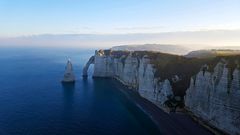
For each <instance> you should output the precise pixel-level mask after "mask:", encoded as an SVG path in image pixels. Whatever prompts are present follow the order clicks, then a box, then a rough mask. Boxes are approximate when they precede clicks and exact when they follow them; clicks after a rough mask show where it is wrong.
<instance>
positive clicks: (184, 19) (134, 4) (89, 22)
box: [0, 0, 240, 47]
mask: <svg viewBox="0 0 240 135" xmlns="http://www.w3.org/2000/svg"><path fill="white" fill-rule="evenodd" d="M145 43H149V44H152V43H157V44H183V45H188V46H189V47H193V45H192V44H195V47H199V44H200V46H208V45H214V46H218V45H221V46H225V45H226V46H239V45H240V0H0V46H9V45H24V46H78V47H110V46H114V45H121V44H145Z"/></svg>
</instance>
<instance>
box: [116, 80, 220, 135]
mask: <svg viewBox="0 0 240 135" xmlns="http://www.w3.org/2000/svg"><path fill="white" fill-rule="evenodd" d="M112 80H113V83H115V84H116V85H117V87H118V88H119V90H120V91H121V92H122V93H123V94H124V95H125V96H126V97H127V98H128V99H131V100H132V101H133V102H134V103H135V104H136V105H137V106H138V107H139V108H140V109H141V110H142V111H143V112H144V113H145V114H146V115H148V116H149V118H150V119H151V120H152V121H153V122H154V123H155V124H156V126H157V127H158V129H159V130H160V133H161V134H163V135H165V134H166V135H191V134H194V135H203V134H204V135H213V134H215V133H216V132H213V131H214V130H210V129H209V128H206V127H205V126H204V125H202V124H201V123H200V122H197V121H195V120H194V119H193V118H192V117H191V115H189V114H188V113H167V112H166V110H163V109H162V108H159V106H157V105H155V104H153V103H152V102H150V101H148V100H147V99H144V98H143V97H141V96H140V95H139V94H138V93H137V91H136V90H134V89H129V87H128V86H126V85H124V84H122V83H121V81H120V82H119V79H116V78H113V79H112Z"/></svg>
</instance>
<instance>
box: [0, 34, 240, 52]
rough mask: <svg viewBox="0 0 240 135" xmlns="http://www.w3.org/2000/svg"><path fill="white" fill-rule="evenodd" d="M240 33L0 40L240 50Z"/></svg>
mask: <svg viewBox="0 0 240 135" xmlns="http://www.w3.org/2000/svg"><path fill="white" fill-rule="evenodd" d="M239 35H240V30H205V31H184V32H164V33H141V34H140V33H133V34H60V35H58V34H57V35H52V34H45V35H34V36H25V37H12V38H0V46H31V47H32V46H38V47H39V46H44V47H80V48H110V47H112V46H116V45H128V44H175V45H184V46H187V47H191V48H197V49H199V48H200V49H201V48H206V47H211V46H240V38H239Z"/></svg>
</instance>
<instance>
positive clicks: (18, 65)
mask: <svg viewBox="0 0 240 135" xmlns="http://www.w3.org/2000/svg"><path fill="white" fill-rule="evenodd" d="M93 54H94V50H81V49H66V48H61V49H60V48H58V49H56V48H0V135H135V134H136V135H153V134H159V131H158V128H157V127H156V125H155V124H154V123H153V122H152V121H151V119H150V118H149V117H148V116H147V115H146V114H145V113H144V112H143V111H142V110H141V109H140V108H139V107H137V106H136V105H135V104H134V102H133V101H131V100H130V99H129V98H127V97H126V95H125V94H123V93H122V92H121V91H120V88H121V86H118V85H116V83H115V82H114V80H111V79H92V78H91V77H88V78H87V79H86V78H85V79H84V78H82V77H81V76H82V68H83V66H84V64H85V63H86V62H87V60H88V58H89V57H90V56H91V55H93ZM68 58H71V60H72V63H73V68H74V73H75V75H76V77H77V81H76V83H75V85H62V84H61V83H60V81H61V79H62V77H63V73H64V69H65V65H66V62H67V59H68ZM92 72H93V71H92V67H91V68H90V69H89V74H90V75H91V74H92Z"/></svg>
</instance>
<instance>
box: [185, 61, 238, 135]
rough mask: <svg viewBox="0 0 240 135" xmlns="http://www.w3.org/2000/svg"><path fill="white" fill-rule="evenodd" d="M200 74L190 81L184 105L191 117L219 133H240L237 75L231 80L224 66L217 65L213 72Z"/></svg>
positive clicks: (235, 72) (235, 70) (224, 64)
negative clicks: (199, 118)
mask: <svg viewBox="0 0 240 135" xmlns="http://www.w3.org/2000/svg"><path fill="white" fill-rule="evenodd" d="M203 72H204V71H200V72H199V73H198V74H197V75H196V77H195V78H192V79H191V83H190V87H189V89H188V90H187V92H186V96H185V105H186V108H187V109H188V110H190V111H191V112H193V113H194V115H196V116H198V117H201V118H202V119H203V120H205V121H206V122H207V123H209V124H210V125H212V126H214V127H217V128H219V129H221V130H222V131H224V132H226V133H229V134H233V135H239V134H240V72H239V69H237V68H236V69H234V72H233V78H231V77H230V74H231V73H230V71H229V69H228V68H227V67H226V63H224V62H219V63H218V64H217V65H216V67H215V68H214V72H213V73H211V72H205V73H203Z"/></svg>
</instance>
